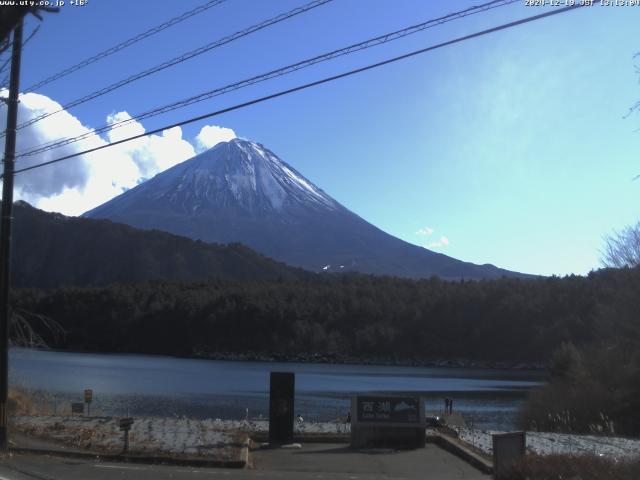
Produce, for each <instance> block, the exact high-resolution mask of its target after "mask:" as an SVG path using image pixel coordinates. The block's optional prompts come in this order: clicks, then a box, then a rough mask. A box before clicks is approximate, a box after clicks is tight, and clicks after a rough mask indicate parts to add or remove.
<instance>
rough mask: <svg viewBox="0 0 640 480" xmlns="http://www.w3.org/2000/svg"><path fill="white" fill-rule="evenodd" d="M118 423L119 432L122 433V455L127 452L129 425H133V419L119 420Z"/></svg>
mask: <svg viewBox="0 0 640 480" xmlns="http://www.w3.org/2000/svg"><path fill="white" fill-rule="evenodd" d="M119 423H120V430H121V431H123V432H124V448H123V450H122V453H127V452H128V451H129V430H131V425H133V418H130V417H127V418H121V419H120V422H119Z"/></svg>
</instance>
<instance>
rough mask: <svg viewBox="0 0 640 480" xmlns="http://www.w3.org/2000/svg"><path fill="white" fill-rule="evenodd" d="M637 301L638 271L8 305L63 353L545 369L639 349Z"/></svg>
mask: <svg viewBox="0 0 640 480" xmlns="http://www.w3.org/2000/svg"><path fill="white" fill-rule="evenodd" d="M638 291H640V269H639V268H624V269H603V270H600V271H598V272H592V273H591V274H589V275H588V276H587V277H580V276H567V277H563V278H559V277H549V278H538V279H534V280H523V279H512V278H503V279H499V280H482V281H458V282H451V281H443V280H440V279H438V278H436V277H434V278H431V279H428V280H407V279H399V278H392V277H377V276H370V275H360V274H344V275H312V276H308V277H305V278H301V279H297V280H290V279H277V280H264V281H249V282H237V281H227V280H212V281H208V282H201V283H178V282H146V283H140V284H113V285H110V286H107V287H87V288H74V287H71V288H58V289H52V290H40V289H20V290H16V291H14V292H13V302H14V303H13V305H15V307H16V308H17V309H19V310H20V311H24V312H31V313H32V314H37V315H41V316H44V317H46V318H50V319H52V320H55V321H57V322H58V323H59V324H60V325H61V326H62V328H63V329H64V331H65V335H63V336H55V337H54V336H53V335H51V334H50V333H48V332H47V331H46V330H43V331H39V332H38V333H40V334H41V335H42V336H43V337H44V338H45V340H46V341H47V342H48V343H49V345H50V346H51V347H53V348H59V349H70V350H81V351H96V352H137V353H154V354H169V355H180V356H197V355H204V356H206V355H207V354H211V353H214V352H244V353H246V352H266V353H275V354H281V355H283V356H285V357H286V356H287V355H293V354H296V353H310V352H313V353H319V354H322V355H337V356H339V355H348V356H363V357H364V356H387V357H392V358H404V359H418V360H424V359H438V358H448V359H457V358H460V359H473V360H484V361H496V362H500V361H506V362H548V361H549V359H550V358H551V355H552V354H553V352H554V351H555V350H556V349H557V348H559V347H560V346H561V345H562V344H563V343H567V342H571V343H572V344H574V345H577V346H581V345H592V344H603V343H616V342H621V341H625V342H626V341H630V340H631V339H633V338H637V337H638V331H639V329H638V322H637V319H636V318H637V315H636V312H637V311H638V308H639V307H640V297H639V296H638V295H637V292H638ZM36 328H37V327H36ZM634 336H635V337H634Z"/></svg>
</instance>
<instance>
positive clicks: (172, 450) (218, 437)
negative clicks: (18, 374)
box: [12, 416, 246, 460]
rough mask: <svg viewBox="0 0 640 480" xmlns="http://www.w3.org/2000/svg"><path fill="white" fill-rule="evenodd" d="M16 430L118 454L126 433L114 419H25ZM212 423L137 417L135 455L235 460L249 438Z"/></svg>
mask: <svg viewBox="0 0 640 480" xmlns="http://www.w3.org/2000/svg"><path fill="white" fill-rule="evenodd" d="M12 424H13V427H14V428H16V429H18V430H19V431H22V432H24V433H26V434H28V435H32V436H34V437H37V438H40V439H43V440H51V441H54V442H59V443H62V444H65V445H68V446H72V447H76V448H81V449H88V450H93V451H101V452H104V451H107V452H112V453H118V452H120V451H121V450H122V448H123V432H121V431H120V428H119V419H118V418H114V417H91V418H88V417H67V416H21V417H14V418H13V419H12ZM218 427H219V426H218V425H217V424H216V422H214V421H212V420H191V419H187V418H155V417H148V418H136V419H134V423H133V425H132V428H131V430H130V432H129V451H130V452H131V453H134V454H169V455H188V456H197V457H203V456H206V457H214V458H216V459H219V460H233V459H235V458H237V457H238V455H239V450H240V448H241V447H242V444H243V442H244V441H246V435H243V434H241V433H239V432H237V431H223V430H221V429H220V428H218Z"/></svg>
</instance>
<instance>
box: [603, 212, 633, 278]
mask: <svg viewBox="0 0 640 480" xmlns="http://www.w3.org/2000/svg"><path fill="white" fill-rule="evenodd" d="M602 264H603V265H604V266H605V267H613V268H622V267H635V266H637V265H640V222H638V223H636V224H635V225H631V226H629V227H626V228H623V229H622V230H620V231H619V232H614V233H613V234H612V235H610V236H608V237H606V238H605V247H604V250H603V251H602Z"/></svg>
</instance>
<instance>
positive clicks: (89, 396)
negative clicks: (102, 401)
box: [84, 388, 93, 403]
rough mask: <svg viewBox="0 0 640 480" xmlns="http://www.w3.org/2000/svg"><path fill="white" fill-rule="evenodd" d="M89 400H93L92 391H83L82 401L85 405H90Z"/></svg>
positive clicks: (88, 389)
mask: <svg viewBox="0 0 640 480" xmlns="http://www.w3.org/2000/svg"><path fill="white" fill-rule="evenodd" d="M91 400H93V390H91V389H90V388H87V389H86V390H85V391H84V401H85V403H91Z"/></svg>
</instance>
